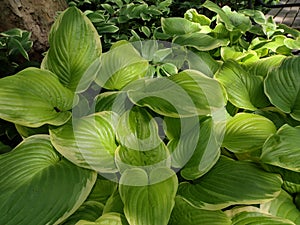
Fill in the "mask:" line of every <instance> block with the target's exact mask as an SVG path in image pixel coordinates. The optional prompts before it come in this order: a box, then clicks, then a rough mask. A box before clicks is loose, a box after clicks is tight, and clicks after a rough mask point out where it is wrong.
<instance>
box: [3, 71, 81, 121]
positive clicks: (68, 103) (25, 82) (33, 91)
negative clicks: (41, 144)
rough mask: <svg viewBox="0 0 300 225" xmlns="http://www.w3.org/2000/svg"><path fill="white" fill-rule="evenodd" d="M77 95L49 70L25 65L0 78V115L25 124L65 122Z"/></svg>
mask: <svg viewBox="0 0 300 225" xmlns="http://www.w3.org/2000/svg"><path fill="white" fill-rule="evenodd" d="M77 101H78V97H77V96H75V95H74V94H73V93H72V92H71V91H70V90H69V89H67V88H65V87H63V86H62V85H61V84H60V83H59V81H58V79H57V77H56V76H55V75H54V74H53V73H51V72H50V71H46V70H41V69H37V68H33V67H32V68H27V69H25V70H22V71H21V72H19V73H17V74H16V75H13V76H9V77H5V78H2V79H0V105H1V109H0V118H2V119H4V120H7V121H10V122H13V123H16V124H20V125H23V126H27V127H40V126H42V125H43V124H51V125H55V126H59V125H62V124H64V123H66V122H67V121H68V120H69V118H70V117H71V112H69V111H68V110H70V109H71V108H72V107H73V104H77Z"/></svg>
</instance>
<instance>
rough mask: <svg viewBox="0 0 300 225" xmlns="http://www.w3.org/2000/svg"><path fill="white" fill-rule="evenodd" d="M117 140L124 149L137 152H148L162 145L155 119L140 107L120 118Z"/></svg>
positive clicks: (132, 109)
mask: <svg viewBox="0 0 300 225" xmlns="http://www.w3.org/2000/svg"><path fill="white" fill-rule="evenodd" d="M117 139H118V141H119V142H120V144H121V145H123V146H124V147H126V148H129V149H132V150H137V151H147V150H150V149H153V148H156V147H157V146H158V145H159V144H160V143H161V139H160V137H159V135H158V126H157V123H156V121H155V119H154V118H153V117H152V116H151V115H150V113H148V112H147V110H146V109H144V108H140V107H133V108H131V109H130V110H128V111H126V112H125V113H124V114H123V115H122V116H121V117H120V119H119V123H118V126H117Z"/></svg>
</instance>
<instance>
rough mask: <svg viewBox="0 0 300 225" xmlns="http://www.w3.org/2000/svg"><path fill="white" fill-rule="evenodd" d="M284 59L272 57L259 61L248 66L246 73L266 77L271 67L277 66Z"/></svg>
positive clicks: (276, 56) (282, 56) (278, 56)
mask: <svg viewBox="0 0 300 225" xmlns="http://www.w3.org/2000/svg"><path fill="white" fill-rule="evenodd" d="M284 58H286V56H284V55H273V56H269V57H266V58H262V59H259V60H258V61H256V62H254V63H253V64H250V65H249V68H248V72H249V73H250V74H253V75H256V76H262V77H266V76H267V75H268V73H269V72H270V71H271V70H272V69H273V67H276V66H278V65H279V64H280V63H281V61H282V60H283V59H284Z"/></svg>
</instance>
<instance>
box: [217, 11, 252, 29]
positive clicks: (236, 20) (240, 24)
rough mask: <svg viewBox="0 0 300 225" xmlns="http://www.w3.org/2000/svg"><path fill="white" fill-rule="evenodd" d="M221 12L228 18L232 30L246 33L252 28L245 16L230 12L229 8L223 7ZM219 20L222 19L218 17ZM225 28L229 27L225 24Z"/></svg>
mask: <svg viewBox="0 0 300 225" xmlns="http://www.w3.org/2000/svg"><path fill="white" fill-rule="evenodd" d="M222 10H223V11H224V12H225V14H226V15H227V16H228V18H229V20H230V22H231V24H232V25H233V26H234V30H239V31H240V32H242V33H245V32H246V31H248V30H250V28H251V27H252V24H251V20H250V18H249V17H248V16H245V15H244V14H242V13H239V12H236V11H231V9H230V7H229V6H224V7H223V8H222ZM220 18H221V20H223V17H221V16H220ZM226 22H227V19H226ZM224 23H225V21H224ZM225 26H226V27H228V26H230V25H227V24H226V23H225Z"/></svg>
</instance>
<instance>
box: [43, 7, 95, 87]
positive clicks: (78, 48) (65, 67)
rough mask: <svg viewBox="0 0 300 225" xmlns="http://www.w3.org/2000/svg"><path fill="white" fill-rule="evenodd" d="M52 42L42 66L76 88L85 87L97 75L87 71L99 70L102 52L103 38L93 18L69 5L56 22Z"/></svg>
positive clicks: (62, 81) (65, 84) (50, 35)
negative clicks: (95, 26)
mask: <svg viewBox="0 0 300 225" xmlns="http://www.w3.org/2000/svg"><path fill="white" fill-rule="evenodd" d="M49 44H50V49H49V50H48V52H47V56H46V57H45V58H44V60H43V63H42V67H43V68H45V69H48V70H50V71H52V72H53V73H55V74H56V75H57V76H58V77H59V80H60V82H61V83H62V84H63V85H64V86H66V87H68V88H70V89H71V90H72V91H78V92H81V91H83V90H85V89H86V88H87V87H88V86H89V84H90V83H91V82H92V81H93V79H94V77H95V73H93V72H92V71H90V72H88V73H86V72H87V71H88V70H89V69H90V70H93V71H97V69H98V66H99V62H98V61H97V60H98V59H99V56H100V55H101V42H100V38H99V36H98V33H97V31H96V29H95V28H94V26H93V24H92V23H91V21H90V20H89V19H88V18H87V17H86V16H85V15H84V14H83V13H82V12H81V11H80V10H79V9H77V8H75V7H70V8H68V9H67V10H65V11H64V12H63V13H61V14H60V15H59V17H58V18H57V19H56V21H55V23H54V25H53V26H52V29H51V32H50V34H49ZM90 66H92V67H93V68H90ZM83 84H84V85H83ZM78 85H79V86H78Z"/></svg>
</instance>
